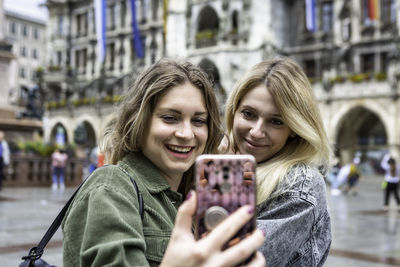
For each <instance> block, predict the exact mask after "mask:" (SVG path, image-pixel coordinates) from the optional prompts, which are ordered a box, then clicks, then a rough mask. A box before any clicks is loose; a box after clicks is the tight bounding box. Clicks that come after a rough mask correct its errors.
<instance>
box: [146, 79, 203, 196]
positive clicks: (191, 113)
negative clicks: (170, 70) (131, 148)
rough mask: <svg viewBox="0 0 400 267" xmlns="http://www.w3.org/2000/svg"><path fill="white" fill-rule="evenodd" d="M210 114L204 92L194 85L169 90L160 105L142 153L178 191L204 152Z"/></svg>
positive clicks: (157, 104) (156, 106)
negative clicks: (190, 169) (197, 158)
mask: <svg viewBox="0 0 400 267" xmlns="http://www.w3.org/2000/svg"><path fill="white" fill-rule="evenodd" d="M207 122H208V112H207V109H206V105H205V102H204V97H203V95H202V93H201V91H200V90H199V89H198V88H196V87H194V86H193V85H192V84H191V83H188V82H187V83H184V84H182V85H179V86H176V87H173V88H171V89H169V90H168V91H167V92H166V93H165V94H164V95H162V96H161V97H160V98H159V100H158V102H157V103H156V105H155V107H154V110H153V112H152V115H151V121H150V124H149V128H148V129H147V131H146V134H145V137H144V140H143V146H142V148H143V149H142V151H143V154H144V155H145V156H146V157H147V158H148V159H150V160H151V161H152V162H153V163H154V164H155V165H156V166H157V167H158V168H159V169H160V171H161V172H162V174H163V176H164V177H165V178H166V179H167V181H168V182H169V183H170V185H171V187H172V188H173V189H174V188H175V187H176V188H175V189H177V186H179V183H180V180H181V178H182V175H183V173H184V172H186V171H187V170H188V169H189V168H190V167H191V166H192V165H193V164H194V161H195V159H196V157H197V156H198V155H200V154H202V153H203V151H204V148H205V145H206V141H207V137H208V126H207V125H208V124H207Z"/></svg>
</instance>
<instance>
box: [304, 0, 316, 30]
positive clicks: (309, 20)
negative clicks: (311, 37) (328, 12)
mask: <svg viewBox="0 0 400 267" xmlns="http://www.w3.org/2000/svg"><path fill="white" fill-rule="evenodd" d="M306 27H307V30H308V31H310V32H315V30H316V23H315V0H306Z"/></svg>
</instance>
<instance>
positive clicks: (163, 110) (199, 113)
mask: <svg viewBox="0 0 400 267" xmlns="http://www.w3.org/2000/svg"><path fill="white" fill-rule="evenodd" d="M165 111H169V112H173V113H176V114H182V112H180V111H179V110H177V109H173V108H160V109H159V110H158V112H165ZM194 115H195V116H202V115H205V116H208V112H207V111H197V112H195V113H194Z"/></svg>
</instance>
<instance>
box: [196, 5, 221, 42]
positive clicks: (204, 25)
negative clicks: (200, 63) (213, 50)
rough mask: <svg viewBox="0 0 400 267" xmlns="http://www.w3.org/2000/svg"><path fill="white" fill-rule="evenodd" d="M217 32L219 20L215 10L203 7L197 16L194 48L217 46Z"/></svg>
mask: <svg viewBox="0 0 400 267" xmlns="http://www.w3.org/2000/svg"><path fill="white" fill-rule="evenodd" d="M218 30H219V18H218V15H217V13H216V12H215V10H214V9H213V8H212V7H210V6H206V7H204V8H203V9H202V10H201V11H200V14H199V18H198V25H197V34H196V47H197V48H201V47H207V46H214V45H216V44H217V35H218Z"/></svg>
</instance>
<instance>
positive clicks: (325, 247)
mask: <svg viewBox="0 0 400 267" xmlns="http://www.w3.org/2000/svg"><path fill="white" fill-rule="evenodd" d="M287 175H289V176H292V177H293V176H294V175H295V176H296V178H295V181H296V182H295V184H294V185H293V186H291V188H289V189H288V190H287V191H285V192H284V193H282V194H281V195H279V196H277V197H275V198H273V199H267V200H265V201H264V202H262V203H260V204H259V205H258V206H257V227H258V228H259V229H261V230H263V231H264V233H265V235H266V237H265V241H264V244H263V245H262V247H261V248H260V251H261V252H262V253H263V254H264V256H265V258H266V261H267V265H268V266H307V267H310V266H322V265H323V264H324V262H325V260H326V258H327V256H328V253H329V249H330V245H331V241H332V236H331V224H330V216H329V213H328V209H327V200H326V187H325V182H324V179H323V177H322V175H321V174H320V172H319V171H318V170H317V169H316V168H313V167H310V166H307V165H304V164H300V165H296V166H295V167H293V168H292V169H291V170H290V172H289V173H288V174H287Z"/></svg>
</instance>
